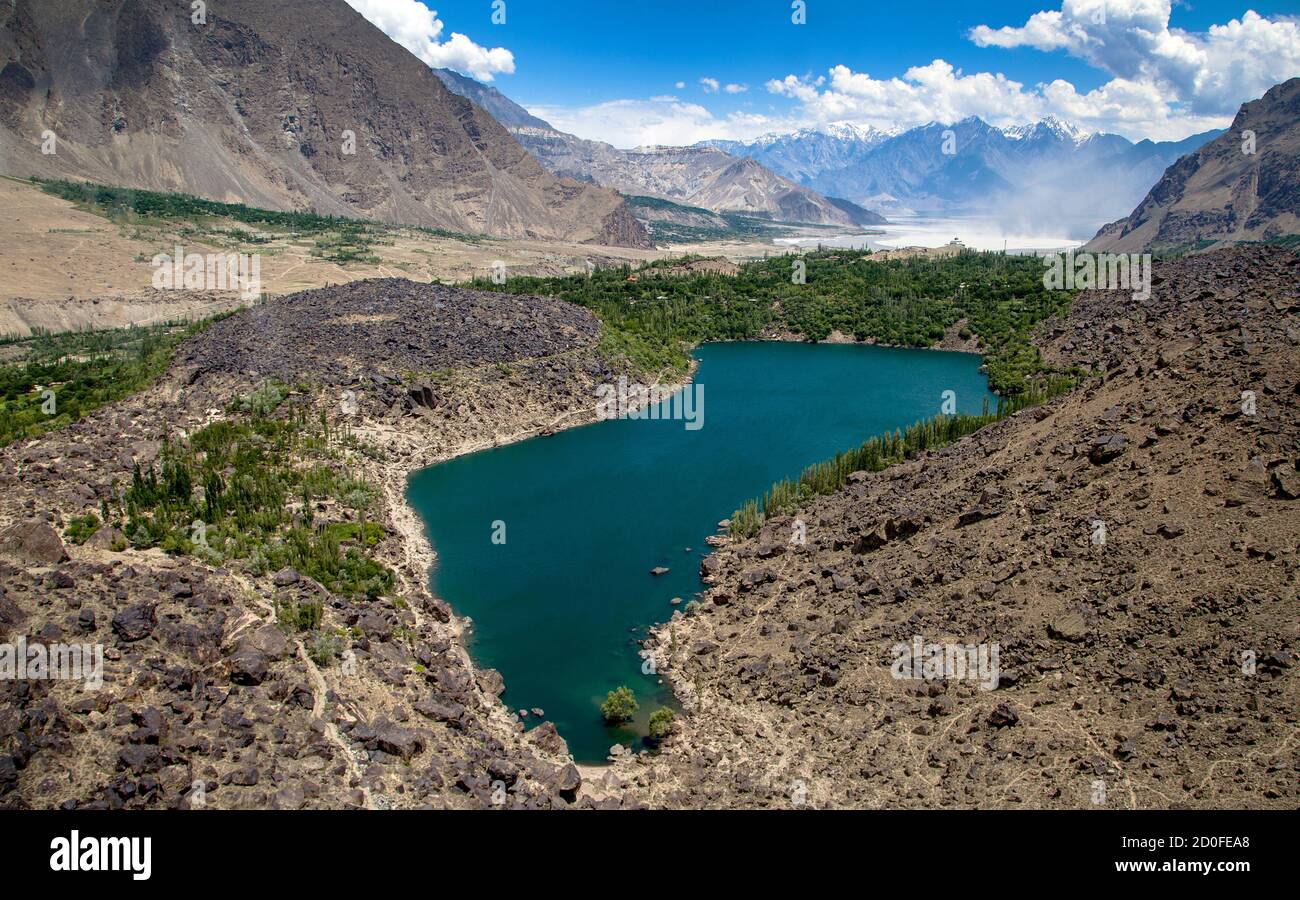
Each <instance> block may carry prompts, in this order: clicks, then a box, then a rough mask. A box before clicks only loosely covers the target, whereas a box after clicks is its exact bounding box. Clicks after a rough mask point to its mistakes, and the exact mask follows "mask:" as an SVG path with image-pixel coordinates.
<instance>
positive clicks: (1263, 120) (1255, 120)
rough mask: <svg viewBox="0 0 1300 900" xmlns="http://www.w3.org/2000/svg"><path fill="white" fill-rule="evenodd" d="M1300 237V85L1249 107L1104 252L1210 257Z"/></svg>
mask: <svg viewBox="0 0 1300 900" xmlns="http://www.w3.org/2000/svg"><path fill="white" fill-rule="evenodd" d="M1296 234H1300V78H1292V79H1291V80H1290V81H1286V82H1283V83H1282V84H1279V85H1277V86H1275V87H1273V88H1271V89H1270V90H1269V91H1268V93H1266V94H1265V95H1264V96H1263V97H1262V98H1260V99H1259V100H1255V101H1252V102H1250V103H1247V104H1245V105H1243V106H1242V107H1241V111H1240V112H1238V113H1237V117H1236V119H1235V120H1234V121H1233V123H1232V127H1231V128H1230V129H1228V131H1227V132H1225V133H1224V134H1222V135H1220V136H1219V137H1218V138H1216V139H1214V140H1213V141H1211V142H1210V143H1208V144H1206V145H1205V146H1204V147H1202V148H1200V149H1199V150H1197V151H1196V152H1195V153H1191V154H1188V155H1187V156H1184V157H1183V158H1182V159H1180V160H1178V161H1177V162H1176V163H1174V164H1173V165H1172V166H1170V167H1169V169H1168V170H1167V171H1166V172H1165V174H1164V177H1162V178H1161V179H1160V181H1159V182H1157V183H1156V186H1155V187H1153V188H1152V189H1151V192H1150V193H1149V194H1147V196H1146V198H1145V199H1144V200H1143V201H1142V202H1141V203H1140V204H1139V205H1138V207H1137V209H1135V210H1134V211H1133V213H1132V215H1130V216H1128V217H1127V218H1125V219H1120V220H1119V221H1118V222H1112V223H1111V224H1110V225H1107V226H1106V227H1105V228H1103V229H1102V230H1101V231H1100V232H1098V234H1097V236H1096V237H1095V238H1093V240H1092V241H1091V242H1090V243H1089V244H1088V249H1090V250H1097V251H1115V252H1125V253H1131V252H1138V251H1144V250H1187V249H1194V250H1195V249H1204V248H1205V247H1209V246H1213V245H1216V244H1228V243H1235V242H1238V241H1270V240H1275V239H1277V238H1282V237H1286V236H1288V235H1296Z"/></svg>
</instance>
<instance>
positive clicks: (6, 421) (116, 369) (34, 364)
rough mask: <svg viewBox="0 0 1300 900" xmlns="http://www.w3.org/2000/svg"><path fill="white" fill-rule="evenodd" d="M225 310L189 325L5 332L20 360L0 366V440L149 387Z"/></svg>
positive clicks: (50, 426)
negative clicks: (17, 335)
mask: <svg viewBox="0 0 1300 900" xmlns="http://www.w3.org/2000/svg"><path fill="white" fill-rule="evenodd" d="M226 315H228V314H223V315H219V316H214V317H212V318H209V319H207V320H205V321H203V322H200V323H198V324H194V325H185V326H181V325H177V324H171V325H155V326H148V327H138V328H137V327H132V328H120V329H115V330H111V331H97V332H74V333H68V334H60V335H48V334H38V335H34V336H33V337H31V338H13V337H11V338H8V339H7V340H6V341H5V343H6V345H11V346H12V345H17V349H18V350H19V351H20V353H19V354H18V356H19V358H18V359H17V360H16V361H14V362H10V363H7V364H4V365H0V446H4V445H5V444H9V443H12V442H13V441H17V440H26V439H30V438H34V437H38V436H40V435H42V434H45V433H46V432H48V431H52V430H54V429H56V428H61V427H63V426H64V425H68V424H70V423H72V422H75V421H77V420H78V419H80V418H82V417H83V416H85V415H87V414H88V413H90V412H92V411H94V410H96V409H98V408H99V407H101V406H103V405H104V404H106V403H112V402H114V401H117V400H121V399H123V398H125V397H128V396H130V395H131V394H134V393H136V392H137V391H140V390H143V389H144V388H146V387H148V386H149V385H151V384H152V383H153V382H154V381H156V380H157V379H158V378H159V376H161V375H162V374H163V372H165V371H166V370H167V367H168V365H170V364H171V360H172V356H173V355H174V354H175V352H176V348H177V347H178V346H180V344H181V342H183V341H184V340H185V339H186V338H188V337H190V336H192V335H194V334H197V333H199V332H200V331H202V330H204V329H205V328H207V327H208V326H210V325H211V324H212V323H213V322H216V321H219V320H220V319H223V318H225V317H226Z"/></svg>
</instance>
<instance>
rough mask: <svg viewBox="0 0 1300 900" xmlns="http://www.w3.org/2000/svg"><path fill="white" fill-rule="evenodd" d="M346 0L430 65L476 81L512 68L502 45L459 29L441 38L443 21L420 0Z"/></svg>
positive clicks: (512, 55)
mask: <svg viewBox="0 0 1300 900" xmlns="http://www.w3.org/2000/svg"><path fill="white" fill-rule="evenodd" d="M347 2H348V5H349V6H351V7H352V8H353V9H355V10H356V11H357V12H359V13H361V15H363V16H365V17H366V19H368V20H369V21H370V22H371V23H372V24H373V25H375V26H376V27H377V28H379V29H380V30H381V31H383V32H384V34H386V35H388V36H389V37H390V38H392V39H393V40H394V41H396V42H397V43H398V44H401V45H402V46H403V47H405V48H406V49H407V50H410V51H411V52H412V53H414V54H415V55H416V56H417V57H419V58H420V59H421V60H422V61H424V62H425V63H426V64H428V65H430V66H434V67H437V68H443V69H455V70H456V71H457V72H462V73H464V74H466V75H469V76H471V77H473V78H477V79H478V80H479V81H491V80H492V78H493V76H495V75H502V74H504V75H509V74H511V73H513V72H514V70H515V57H514V54H513V53H511V52H510V51H509V50H507V49H505V48H504V47H493V48H492V49H490V50H489V49H488V48H487V47H483V46H480V45H479V44H476V43H474V41H472V40H470V39H469V38H468V37H466V36H465V35H463V34H460V33H458V32H452V34H451V37H450V38H449V39H448V40H445V41H443V40H440V38H441V36H442V31H443V27H444V26H443V23H442V20H440V19H439V18H438V13H437V12H435V11H434V10H432V9H429V7H427V6H425V5H424V4H423V3H421V2H419V0H347Z"/></svg>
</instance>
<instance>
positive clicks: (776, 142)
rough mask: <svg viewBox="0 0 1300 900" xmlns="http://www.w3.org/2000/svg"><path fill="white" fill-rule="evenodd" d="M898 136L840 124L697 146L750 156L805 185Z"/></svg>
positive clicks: (855, 160) (894, 132)
mask: <svg viewBox="0 0 1300 900" xmlns="http://www.w3.org/2000/svg"><path fill="white" fill-rule="evenodd" d="M897 133H898V132H897V131H880V130H879V129H876V128H872V127H869V126H868V127H862V126H858V125H854V124H853V123H851V122H839V123H835V124H832V125H826V126H823V127H821V128H803V129H800V130H799V131H796V132H794V133H793V134H775V133H773V134H765V135H763V136H762V137H759V138H756V139H755V140H753V141H750V142H744V141H704V142H702V143H701V144H699V145H697V146H708V147H716V148H717V149H719V150H725V151H726V152H728V153H731V154H733V155H735V156H748V157H749V158H751V159H754V160H757V161H758V162H760V163H762V164H763V165H765V166H767V167H768V168H769V169H772V170H773V171H775V172H777V173H778V174H781V175H784V176H785V177H787V178H790V179H792V180H794V181H798V182H800V183H804V184H806V183H808V182H809V181H811V180H812V179H814V178H816V177H817V176H818V175H820V174H822V173H823V172H827V171H832V170H835V169H840V168H844V167H846V166H850V165H852V164H853V163H855V162H858V161H859V160H861V159H862V158H863V157H864V156H865V155H866V154H867V153H869V152H871V151H872V150H873V149H875V148H876V147H879V146H880V145H881V144H883V143H884V142H885V141H887V140H889V139H890V138H891V137H893V136H894V135H896V134H897Z"/></svg>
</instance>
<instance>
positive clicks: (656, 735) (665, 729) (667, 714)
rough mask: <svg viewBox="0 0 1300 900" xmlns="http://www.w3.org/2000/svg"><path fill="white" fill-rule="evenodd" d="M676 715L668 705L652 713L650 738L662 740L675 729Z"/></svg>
mask: <svg viewBox="0 0 1300 900" xmlns="http://www.w3.org/2000/svg"><path fill="white" fill-rule="evenodd" d="M675 718H676V716H675V715H674V714H673V711H672V710H671V709H669V708H668V707H666V706H661V707H659V708H658V709H656V710H655V711H654V712H652V713H651V714H650V740H652V741H662V740H663V739H664V738H666V737H668V734H669V732H671V731H672V730H673V720H674V719H675Z"/></svg>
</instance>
